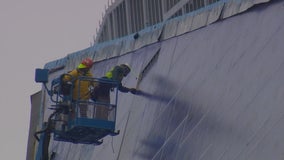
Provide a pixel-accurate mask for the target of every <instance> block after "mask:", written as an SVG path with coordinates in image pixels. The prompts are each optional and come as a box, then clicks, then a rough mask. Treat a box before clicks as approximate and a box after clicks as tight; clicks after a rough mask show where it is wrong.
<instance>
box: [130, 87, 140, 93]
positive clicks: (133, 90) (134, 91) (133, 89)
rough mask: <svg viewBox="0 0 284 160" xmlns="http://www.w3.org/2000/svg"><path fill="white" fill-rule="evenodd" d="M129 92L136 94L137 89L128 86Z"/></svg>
mask: <svg viewBox="0 0 284 160" xmlns="http://www.w3.org/2000/svg"><path fill="white" fill-rule="evenodd" d="M129 92H130V93H132V94H137V93H138V91H137V90H136V89H135V88H129Z"/></svg>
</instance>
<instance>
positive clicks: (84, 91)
mask: <svg viewBox="0 0 284 160" xmlns="http://www.w3.org/2000/svg"><path fill="white" fill-rule="evenodd" d="M68 75H71V76H68ZM68 75H65V76H64V77H63V81H72V80H73V83H74V88H73V100H87V99H89V98H90V92H89V87H90V86H91V85H92V82H90V81H83V80H81V81H80V86H79V80H78V78H79V77H81V76H86V77H90V78H92V77H93V75H92V73H91V72H89V71H88V72H87V73H86V74H83V72H80V70H78V69H74V70H72V71H71V72H69V73H68ZM79 88H80V93H79ZM79 95H80V97H79Z"/></svg>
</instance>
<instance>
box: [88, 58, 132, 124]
mask: <svg viewBox="0 0 284 160" xmlns="http://www.w3.org/2000/svg"><path fill="white" fill-rule="evenodd" d="M130 71H131V68H130V66H129V65H128V64H120V65H117V66H115V67H113V68H112V69H111V70H109V71H108V72H107V73H106V74H105V76H104V77H102V79H109V80H115V81H117V82H118V83H119V84H118V88H117V89H118V90H119V91H121V92H124V93H127V92H130V93H132V94H137V90H136V89H135V88H127V87H125V86H123V85H122V83H121V82H122V80H123V78H124V77H126V76H127V75H128V74H129V73H130ZM112 88H113V86H111V85H105V84H95V88H94V90H93V92H92V94H91V98H92V99H93V100H94V101H98V102H104V103H110V90H112ZM96 116H97V118H101V119H107V117H108V112H107V108H106V107H104V106H102V107H97V109H96Z"/></svg>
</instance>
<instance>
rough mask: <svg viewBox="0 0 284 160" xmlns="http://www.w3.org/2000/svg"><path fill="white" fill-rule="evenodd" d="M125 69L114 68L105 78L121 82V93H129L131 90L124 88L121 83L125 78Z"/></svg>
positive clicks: (119, 87) (119, 88)
mask: <svg viewBox="0 0 284 160" xmlns="http://www.w3.org/2000/svg"><path fill="white" fill-rule="evenodd" d="M123 73H124V71H123V68H122V67H120V66H115V67H113V68H112V69H111V70H110V71H108V72H107V73H106V74H105V77H106V78H108V79H112V80H116V81H118V82H119V86H118V90H119V91H121V92H128V91H129V88H127V87H124V86H122V84H121V81H122V79H123V77H124V75H123Z"/></svg>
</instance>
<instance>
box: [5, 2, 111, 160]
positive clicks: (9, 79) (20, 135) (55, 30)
mask: <svg viewBox="0 0 284 160" xmlns="http://www.w3.org/2000/svg"><path fill="white" fill-rule="evenodd" d="M107 3H108V0H45V1H42V0H0V21H1V22H0V54H1V58H0V61H1V70H2V73H1V79H2V80H1V83H0V89H1V91H0V93H1V100H0V103H1V111H0V114H1V115H0V126H1V132H0V142H1V143H0V156H1V159H3V160H4V159H7V160H25V158H26V150H27V149H26V147H27V138H28V129H29V119H30V106H31V102H30V95H32V94H34V93H35V92H37V91H39V90H40V88H41V85H40V84H37V83H35V82H34V72H35V69H36V68H42V67H43V66H44V65H45V64H46V63H47V62H50V61H53V60H56V59H59V58H62V57H65V56H66V55H67V54H69V53H73V52H75V51H79V50H82V49H85V48H88V47H89V46H90V43H91V42H93V36H94V35H95V34H96V28H98V26H99V20H101V19H102V13H104V11H105V7H106V5H107Z"/></svg>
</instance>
